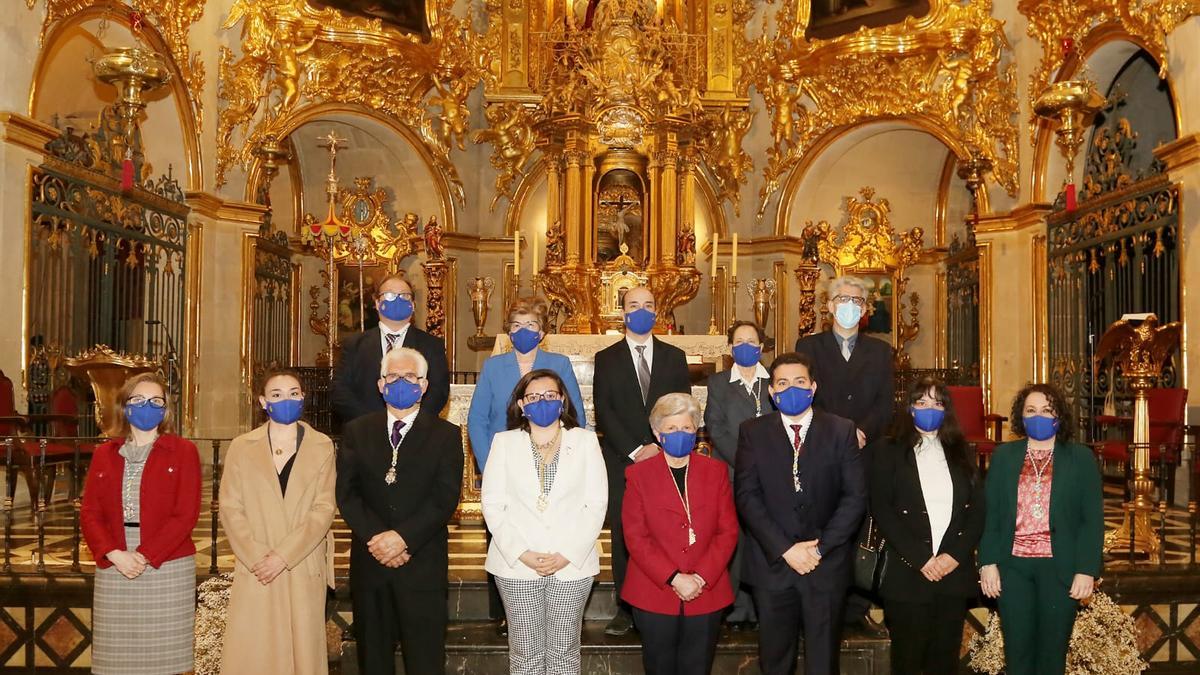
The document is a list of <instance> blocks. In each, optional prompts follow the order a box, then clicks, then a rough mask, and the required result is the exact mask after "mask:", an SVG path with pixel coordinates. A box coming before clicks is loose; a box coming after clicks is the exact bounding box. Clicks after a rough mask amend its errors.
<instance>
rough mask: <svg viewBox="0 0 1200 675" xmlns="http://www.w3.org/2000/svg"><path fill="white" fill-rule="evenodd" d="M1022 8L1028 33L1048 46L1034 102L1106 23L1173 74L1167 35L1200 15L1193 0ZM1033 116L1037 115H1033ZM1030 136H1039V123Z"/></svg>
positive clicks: (1048, 2) (1024, 3) (1029, 2)
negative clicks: (1090, 35) (1076, 50)
mask: <svg viewBox="0 0 1200 675" xmlns="http://www.w3.org/2000/svg"><path fill="white" fill-rule="evenodd" d="M1017 10H1018V11H1020V12H1021V13H1022V14H1024V15H1025V17H1026V18H1027V19H1028V20H1029V23H1028V24H1027V26H1026V29H1025V31H1026V33H1028V34H1029V37H1031V38H1034V39H1035V40H1037V41H1038V42H1039V43H1041V45H1042V58H1041V61H1040V62H1039V63H1038V67H1037V69H1036V70H1035V71H1034V72H1033V74H1031V75H1030V76H1029V85H1030V86H1029V103H1030V109H1031V110H1032V108H1033V103H1034V101H1036V100H1037V97H1038V96H1040V95H1041V94H1042V92H1043V91H1045V90H1046V87H1048V86H1050V83H1051V82H1052V81H1053V79H1054V77H1055V74H1056V73H1058V71H1059V70H1061V69H1062V68H1063V66H1065V65H1067V61H1068V59H1075V58H1078V56H1077V53H1076V52H1075V48H1076V47H1078V46H1081V45H1083V44H1084V42H1085V40H1086V39H1087V37H1088V35H1089V34H1090V33H1091V32H1092V31H1093V30H1094V29H1096V28H1098V27H1100V26H1105V25H1115V26H1119V27H1120V29H1121V31H1123V32H1124V33H1125V34H1126V35H1128V36H1129V38H1130V39H1131V40H1132V41H1133V42H1135V43H1137V44H1138V45H1139V46H1141V47H1143V48H1145V49H1146V51H1147V52H1149V53H1150V56H1151V57H1152V58H1153V59H1154V61H1155V63H1157V64H1158V69H1159V70H1158V76H1159V77H1161V78H1165V77H1166V76H1167V36H1168V35H1170V34H1171V31H1173V30H1175V28H1176V27H1177V26H1179V24H1181V23H1183V22H1184V21H1186V20H1187V19H1188V17H1190V16H1193V15H1195V14H1197V13H1200V5H1197V3H1196V2H1194V1H1193V0H1020V1H1019V2H1018V3H1017ZM1030 120H1031V121H1032V120H1034V118H1033V117H1032V115H1031V117H1030ZM1030 134H1031V135H1036V134H1037V125H1036V124H1033V125H1031V128H1030Z"/></svg>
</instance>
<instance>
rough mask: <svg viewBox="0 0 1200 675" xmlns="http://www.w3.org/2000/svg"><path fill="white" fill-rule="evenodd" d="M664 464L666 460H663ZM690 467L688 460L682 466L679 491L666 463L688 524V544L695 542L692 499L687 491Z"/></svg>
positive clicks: (670, 469)
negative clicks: (681, 481)
mask: <svg viewBox="0 0 1200 675" xmlns="http://www.w3.org/2000/svg"><path fill="white" fill-rule="evenodd" d="M663 464H666V462H663ZM691 468H692V463H691V462H690V461H689V462H688V463H687V464H686V465H684V467H683V490H682V491H680V489H679V483H677V482H675V474H674V472H673V471H672V467H671V465H670V464H667V473H669V474H671V485H673V486H675V494H677V495H679V501H680V502H682V503H683V515H684V516H686V517H687V525H688V546H691V545H693V544H695V543H696V530H694V529H692V500H691V495H690V494H689V493H688V492H689V491H688V471H690V470H691Z"/></svg>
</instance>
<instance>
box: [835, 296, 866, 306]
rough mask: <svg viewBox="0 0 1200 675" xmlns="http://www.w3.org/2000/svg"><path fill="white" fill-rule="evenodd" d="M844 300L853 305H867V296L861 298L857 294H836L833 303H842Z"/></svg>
mask: <svg viewBox="0 0 1200 675" xmlns="http://www.w3.org/2000/svg"><path fill="white" fill-rule="evenodd" d="M843 302H848V303H850V304H852V305H858V306H859V307H866V306H867V299H866V298H860V297H858V296H855V295H835V296H833V304H835V305H840V304H842V303H843Z"/></svg>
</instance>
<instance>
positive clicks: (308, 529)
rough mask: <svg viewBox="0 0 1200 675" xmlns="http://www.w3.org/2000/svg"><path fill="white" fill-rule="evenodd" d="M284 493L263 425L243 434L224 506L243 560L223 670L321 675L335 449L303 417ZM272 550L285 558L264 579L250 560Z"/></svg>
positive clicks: (228, 464) (233, 453)
mask: <svg viewBox="0 0 1200 675" xmlns="http://www.w3.org/2000/svg"><path fill="white" fill-rule="evenodd" d="M299 424H300V425H302V426H303V427H304V439H303V440H302V441H301V444H300V450H299V452H298V453H297V455H296V459H295V463H294V464H293V466H292V473H291V476H290V477H289V478H288V490H287V495H286V496H284V494H283V493H282V491H281V490H280V488H279V474H278V473H277V472H276V471H275V464H274V462H273V461H272V459H271V448H270V447H269V445H268V443H267V425H265V424H264V425H263V426H260V427H258V428H257V429H254V430H253V431H250V432H247V433H245V434H242V435H241V436H238V437H237V438H235V439H234V440H233V443H232V444H230V446H229V450H228V452H227V453H226V459H225V470H224V473H223V474H222V478H221V493H220V502H219V503H220V513H221V524H222V526H224V528H225V536H226V537H228V538H229V543H230V546H231V547H232V548H233V553H234V556H235V557H236V559H237V561H236V563H235V565H234V572H233V589H232V592H231V593H230V598H229V614H228V619H227V621H226V625H225V642H224V647H223V651H222V658H221V673H222V675H237V674H240V673H246V674H247V675H265V674H266V673H294V674H296V675H325V674H326V673H328V668H329V664H328V658H329V657H328V654H327V653H326V648H325V589H326V587H329V588H332V587H333V584H334V579H333V532H332V531H331V530H330V526H331V525H332V524H333V516H334V510H335V503H336V502H335V498H334V484H335V479H336V477H335V469H334V467H335V458H334V447H333V442H332V441H331V440H330V439H329V437H328V436H326V435H325V434H322V433H321V432H319V431H317V430H316V429H313V428H312V427H310V426H308V425H307V424H305V423H304V422H300V423H299ZM271 551H274V552H276V553H278V554H279V555H280V556H282V557H283V559H284V560H285V561H286V562H287V569H285V570H284V571H283V572H282V573H280V575H279V576H278V577H276V578H275V580H274V581H272V582H271V583H270V584H267V585H266V586H263V585H262V584H260V583H259V582H258V579H256V578H255V576H254V573H253V572H251V571H250V568H251V567H253V566H254V564H255V563H257V562H258V561H259V560H261V559H262V558H263V556H265V555H266V554H267V553H269V552H271Z"/></svg>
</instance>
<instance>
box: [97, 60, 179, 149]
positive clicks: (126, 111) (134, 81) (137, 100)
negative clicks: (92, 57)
mask: <svg viewBox="0 0 1200 675" xmlns="http://www.w3.org/2000/svg"><path fill="white" fill-rule="evenodd" d="M92 69H93V71H94V72H95V73H96V79H98V80H100V81H101V82H104V83H106V84H111V85H112V86H114V87H116V89H117V105H116V108H117V112H118V114H119V115H120V117H121V122H122V124H124V125H125V132H126V133H130V132H131V130H132V129H133V125H134V122H135V120H137V118H138V116H139V115H141V113H142V111H143V110H145V108H146V100H145V99H144V98H143V97H142V94H143V93H144V92H147V91H151V90H154V89H157V88H159V87H161V86H163V85H165V84H167V83H168V82H170V81H171V71H170V70H169V69H168V66H167V61H166V59H164V58H163V57H162V56H161V55H159V54H157V53H155V52H152V51H150V50H148V49H143V48H141V47H120V48H117V49H114V50H112V51H111V52H108V53H107V54H104V55H103V56H101V57H100V58H98V59H96V61H95V62H94V63H93V64H92Z"/></svg>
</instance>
